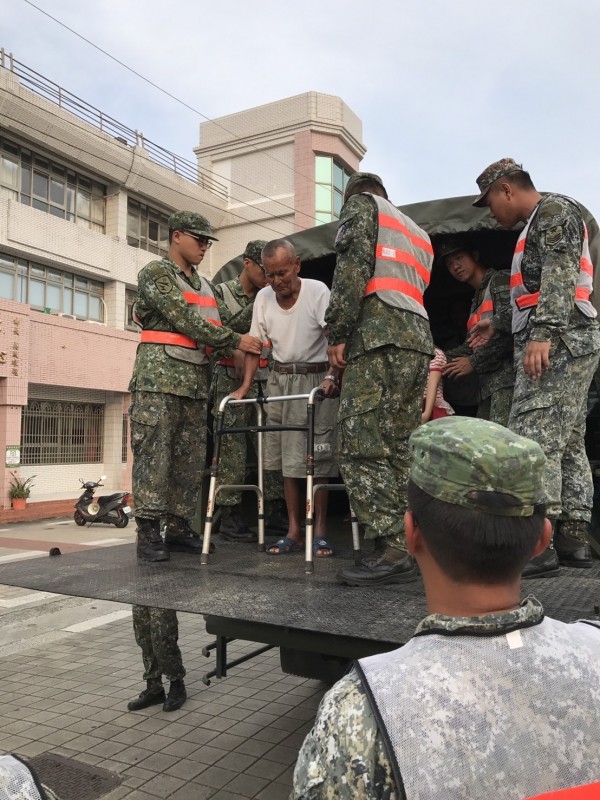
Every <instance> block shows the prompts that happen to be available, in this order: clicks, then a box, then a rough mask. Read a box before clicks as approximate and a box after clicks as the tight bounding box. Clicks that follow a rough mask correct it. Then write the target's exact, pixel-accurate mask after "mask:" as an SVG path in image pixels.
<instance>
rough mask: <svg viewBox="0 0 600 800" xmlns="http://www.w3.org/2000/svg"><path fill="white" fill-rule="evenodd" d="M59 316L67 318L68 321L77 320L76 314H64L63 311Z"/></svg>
mask: <svg viewBox="0 0 600 800" xmlns="http://www.w3.org/2000/svg"><path fill="white" fill-rule="evenodd" d="M57 316H59V317H66V318H67V319H77V317H76V316H75V314H64V313H63V312H62V311H59V312H58V314H57Z"/></svg>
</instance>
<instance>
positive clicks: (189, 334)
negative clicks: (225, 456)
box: [129, 211, 260, 561]
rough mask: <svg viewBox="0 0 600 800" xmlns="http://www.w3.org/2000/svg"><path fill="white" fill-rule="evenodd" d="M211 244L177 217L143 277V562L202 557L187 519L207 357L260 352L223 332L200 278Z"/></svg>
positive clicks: (139, 421)
mask: <svg viewBox="0 0 600 800" xmlns="http://www.w3.org/2000/svg"><path fill="white" fill-rule="evenodd" d="M215 238H216V237H215V235H214V232H213V229H212V228H211V225H210V223H209V221H208V220H207V219H206V218H205V217H203V216H201V215H200V214H196V213H194V212H191V211H178V212H177V213H175V214H172V215H171V216H170V217H169V253H168V255H167V256H166V257H165V258H163V259H162V260H161V261H152V262H151V263H150V264H148V265H147V266H146V267H144V269H143V270H142V271H141V272H140V274H139V276H138V300H137V302H136V304H135V313H136V316H137V318H138V320H139V323H140V324H141V326H142V334H141V342H140V345H139V346H138V350H137V355H136V359H135V364H134V368H133V377H132V379H131V383H130V385H129V390H130V392H132V401H131V408H130V410H129V414H130V417H131V449H132V451H133V496H134V500H135V517H136V523H137V532H138V544H137V554H138V558H141V559H143V560H145V561H166V560H168V559H169V550H178V551H183V552H190V553H198V554H199V553H200V552H201V551H202V544H201V541H200V537H199V536H197V535H196V534H195V533H194V531H193V530H192V529H191V527H190V524H189V521H190V520H191V519H192V518H193V516H194V514H195V512H196V506H197V503H198V496H199V492H200V487H201V484H202V476H203V472H204V468H205V460H206V417H207V395H208V352H207V351H208V350H209V348H212V349H214V350H216V351H218V352H220V353H222V354H223V355H225V356H229V355H231V353H232V352H233V350H235V349H240V350H243V351H244V352H251V353H259V352H260V342H259V341H258V340H257V339H255V338H254V337H252V336H248V335H247V334H242V335H239V334H237V333H235V332H234V331H232V330H230V329H229V328H225V327H222V326H221V321H220V314H219V308H218V304H217V300H216V299H215V297H214V295H213V291H212V287H211V285H210V284H209V282H208V281H207V280H206V279H205V278H203V277H201V276H200V275H199V274H198V272H197V271H196V266H197V265H198V264H199V263H200V262H201V261H202V259H203V258H204V255H205V253H206V251H207V250H208V248H209V247H210V246H211V244H212V241H213V240H214V239H215ZM161 518H165V519H166V534H165V542H164V544H163V541H162V538H161V536H160V531H159V525H160V519H161Z"/></svg>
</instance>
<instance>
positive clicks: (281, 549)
mask: <svg viewBox="0 0 600 800" xmlns="http://www.w3.org/2000/svg"><path fill="white" fill-rule="evenodd" d="M273 547H276V548H277V550H276V551H274V552H271V548H273ZM300 550H304V545H302V544H298V542H297V541H295V539H290V537H289V536H284V537H283V539H279V541H277V542H275V544H271V545H269V547H268V548H267V555H268V556H287V555H289V554H290V553H298V552H299V551H300Z"/></svg>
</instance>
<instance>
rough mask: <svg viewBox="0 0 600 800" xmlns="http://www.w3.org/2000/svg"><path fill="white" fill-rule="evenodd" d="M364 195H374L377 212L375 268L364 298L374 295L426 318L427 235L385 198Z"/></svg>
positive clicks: (430, 252)
mask: <svg viewBox="0 0 600 800" xmlns="http://www.w3.org/2000/svg"><path fill="white" fill-rule="evenodd" d="M365 194H369V196H370V197H372V198H373V200H374V201H375V203H376V204H377V212H378V219H377V221H378V230H377V244H376V246H375V270H374V272H373V277H372V278H371V280H370V281H368V283H367V285H366V287H365V297H366V296H368V295H371V294H376V295H377V297H379V299H380V300H383V302H384V303H387V305H390V306H393V307H394V308H401V309H404V310H405V311H412V312H413V313H415V314H419V315H420V316H422V317H425V319H427V312H426V311H425V306H424V305H423V294H424V292H425V289H426V288H427V287H428V285H429V279H430V276H431V265H432V263H433V247H432V246H431V241H430V239H429V236H428V235H427V234H426V233H425V231H424V230H422V229H421V228H419V226H418V225H417V224H416V223H414V222H413V221H412V219H410V217H407V216H406V215H405V214H403V213H402V212H401V211H398V209H397V208H396V207H395V206H394V205H392V203H390V202H389V201H388V200H385V199H384V198H383V197H379V196H378V195H374V194H370V193H367V192H365Z"/></svg>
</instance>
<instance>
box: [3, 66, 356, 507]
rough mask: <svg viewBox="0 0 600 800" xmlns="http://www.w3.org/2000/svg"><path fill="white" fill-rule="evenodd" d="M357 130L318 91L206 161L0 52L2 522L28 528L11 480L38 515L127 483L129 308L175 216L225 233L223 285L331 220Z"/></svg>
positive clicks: (247, 125) (213, 133)
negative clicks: (26, 490) (22, 482)
mask: <svg viewBox="0 0 600 800" xmlns="http://www.w3.org/2000/svg"><path fill="white" fill-rule="evenodd" d="M361 134H362V130H361V123H360V120H359V119H358V118H357V117H356V116H355V114H354V113H353V112H352V111H351V110H350V109H349V108H348V107H347V106H346V105H345V103H344V102H343V101H342V100H340V99H339V98H337V97H331V96H329V95H323V94H318V93H316V92H309V93H306V94H303V95H298V96H297V97H292V98H288V99H286V100H282V101H279V102H277V103H271V104H269V105H266V106H262V107H260V108H255V109H250V110H248V111H242V112H240V113H238V114H234V115H231V116H228V117H223V118H221V119H218V120H214V121H212V122H207V123H203V124H202V125H201V126H200V144H199V146H198V147H197V148H195V150H194V152H195V153H196V156H197V164H196V163H194V162H193V161H191V160H189V161H188V160H186V159H183V158H181V157H178V156H175V155H174V154H172V153H169V152H168V151H166V150H164V149H163V148H161V147H160V146H158V145H156V144H154V143H153V142H151V141H149V140H148V139H146V138H145V137H144V136H143V135H142V134H140V133H138V132H136V131H134V130H132V129H129V128H127V127H126V126H124V125H123V124H121V123H119V122H117V121H116V120H114V119H111V118H110V117H108V116H106V115H104V114H103V113H102V112H100V111H98V110H97V109H95V108H93V107H92V106H89V105H88V104H87V103H85V102H84V101H82V100H80V99H79V98H76V97H74V96H73V95H71V94H70V93H69V92H68V91H66V90H64V89H62V88H61V87H58V86H57V85H55V84H53V83H52V82H51V81H49V80H47V79H46V78H44V77H43V76H40V75H37V74H36V73H34V72H32V71H31V70H30V69H29V68H28V67H26V66H25V65H23V64H20V63H19V62H17V61H15V60H13V58H12V57H11V56H9V55H7V54H5V53H4V52H3V51H0V452H2V453H4V452H6V463H5V468H4V470H0V498H1V501H2V502H1V503H0V521H7V520H9V519H16V518H25V517H22V516H21V517H19V515H18V513H17V512H14V511H12V510H9V509H10V500H9V497H8V487H9V479H10V472H11V471H12V470H15V469H16V470H17V472H18V474H19V475H20V476H21V477H23V478H25V477H29V476H31V475H35V476H36V477H35V480H34V483H35V486H34V488H33V491H32V495H31V498H30V501H29V505H28V510H27V512H21V513H22V514H25V515H26V518H32V517H33V516H34V515H42V514H43V515H48V514H51V513H59V512H61V511H62V512H65V511H67V510H68V509H69V503H68V502H67V501H70V500H72V498H74V497H76V496H77V494H78V492H77V488H78V480H77V479H78V478H79V477H82V478H84V479H85V480H90V479H95V478H97V477H98V476H99V475H100V474H101V473H102V474H104V473H105V474H107V475H108V476H109V478H108V480H107V482H106V484H107V485H106V490H105V491H107V490H114V491H117V490H120V489H129V488H130V487H131V484H130V480H131V477H130V475H131V464H130V462H131V454H130V452H129V449H128V446H127V417H126V410H127V407H128V404H129V396H128V394H127V385H128V382H129V377H130V374H131V369H132V365H133V360H134V357H135V348H136V344H137V341H138V334H137V332H136V330H135V326H134V325H133V323H132V321H131V309H132V305H133V302H134V300H135V291H136V280H137V274H138V272H139V270H140V269H141V268H142V267H143V266H144V265H145V264H146V263H148V261H149V260H151V259H152V258H153V255H154V254H156V255H160V254H163V253H165V252H166V250H167V247H168V238H167V225H166V222H167V218H168V216H169V214H170V213H172V212H173V211H174V210H177V209H188V210H193V211H198V212H200V213H202V214H204V215H205V216H207V217H208V218H209V219H210V221H211V222H212V224H213V225H214V226H215V227H216V229H217V235H218V237H219V242H218V243H217V244H215V246H214V247H213V248H212V249H211V250H210V251H208V253H207V256H206V258H205V261H203V263H202V271H203V272H205V273H206V274H207V275H209V276H210V275H213V274H214V273H215V272H216V271H217V270H218V269H219V268H220V267H221V266H222V264H223V263H225V262H226V261H228V260H229V259H231V258H233V257H235V256H236V255H239V254H240V253H241V252H242V251H243V249H244V246H245V244H246V242H247V241H248V240H249V239H254V238H265V239H271V238H276V237H278V236H283V235H286V234H288V233H291V232H293V231H296V230H300V229H303V228H307V227H311V226H313V225H316V224H318V223H320V222H328V221H330V220H331V219H335V218H336V216H337V215H338V213H339V209H340V207H341V196H342V193H343V188H344V185H345V180H347V177H348V175H349V174H351V173H352V172H353V171H355V170H356V169H357V168H358V165H359V162H360V159H361V158H362V156H363V154H364V152H365V149H364V146H363V145H362V143H361ZM190 144H191V143H190ZM36 505H37V508H36Z"/></svg>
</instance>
